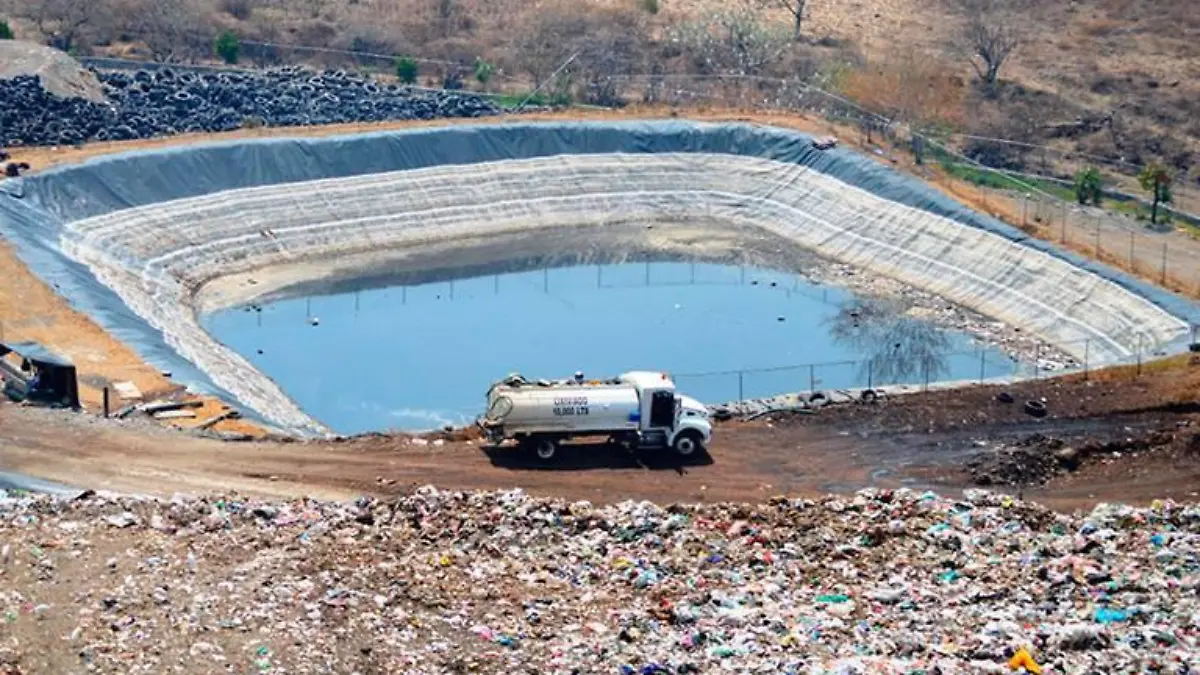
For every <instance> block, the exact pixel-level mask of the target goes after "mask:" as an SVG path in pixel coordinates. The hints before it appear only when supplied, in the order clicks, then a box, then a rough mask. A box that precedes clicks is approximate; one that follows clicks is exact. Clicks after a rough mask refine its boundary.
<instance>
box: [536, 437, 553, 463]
mask: <svg viewBox="0 0 1200 675" xmlns="http://www.w3.org/2000/svg"><path fill="white" fill-rule="evenodd" d="M531 445H532V446H533V453H534V454H535V455H537V458H538V459H540V460H542V461H543V462H548V461H550V460H552V459H554V455H556V454H557V453H558V441H556V440H554V439H553V438H536V439H534V440H533V443H532V444H531Z"/></svg>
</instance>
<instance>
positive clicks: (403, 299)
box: [400, 286, 408, 305]
mask: <svg viewBox="0 0 1200 675" xmlns="http://www.w3.org/2000/svg"><path fill="white" fill-rule="evenodd" d="M400 304H402V305H407V304H408V286H401V287H400Z"/></svg>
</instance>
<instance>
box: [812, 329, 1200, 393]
mask: <svg viewBox="0 0 1200 675" xmlns="http://www.w3.org/2000/svg"><path fill="white" fill-rule="evenodd" d="M1193 342H1194V340H1193ZM816 392H817V367H816V365H814V364H811V363H810V364H808V393H809V394H815V393H816Z"/></svg>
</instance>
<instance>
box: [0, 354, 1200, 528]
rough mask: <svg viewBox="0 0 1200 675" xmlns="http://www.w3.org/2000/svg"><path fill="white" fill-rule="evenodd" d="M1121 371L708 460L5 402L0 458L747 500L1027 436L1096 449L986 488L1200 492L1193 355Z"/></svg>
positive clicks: (900, 478) (934, 395)
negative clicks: (245, 427) (532, 453)
mask: <svg viewBox="0 0 1200 675" xmlns="http://www.w3.org/2000/svg"><path fill="white" fill-rule="evenodd" d="M1131 375H1132V374H1128V375H1120V376H1112V375H1108V376H1107V379H1101V380H1097V379H1095V377H1094V378H1093V379H1092V380H1091V381H1082V380H1079V379H1068V380H1054V381H1040V382H1029V383H1025V384H1022V385H1019V386H1017V387H1013V388H1009V389H1006V390H1004V391H1005V392H1007V393H1008V394H1010V395H1011V396H1012V398H1013V401H1012V402H1011V403H1005V402H1002V401H1001V400H998V399H997V394H998V393H999V392H1000V391H1001V390H999V389H997V388H994V387H984V388H974V389H970V390H959V391H942V392H929V393H926V394H913V395H909V396H905V397H900V398H895V399H892V400H890V401H882V402H879V403H876V404H871V405H868V404H856V405H849V406H845V407H831V408H826V409H823V410H820V411H819V412H817V413H814V414H809V415H792V416H789V417H786V418H784V417H781V418H779V419H774V420H765V419H760V420H756V421H754V422H728V423H725V424H722V425H720V427H719V428H718V430H717V434H716V440H715V442H714V444H713V447H712V448H711V453H710V454H709V456H708V457H705V458H703V459H701V460H696V461H692V462H690V463H689V464H688V465H681V464H679V462H678V461H677V460H675V459H674V458H673V457H670V456H667V455H662V454H657V455H656V454H654V453H641V454H638V455H632V454H630V453H628V452H626V451H624V450H621V449H619V448H615V447H610V446H603V445H599V446H597V445H590V446H579V447H567V448H564V449H563V455H562V457H561V458H560V460H559V462H558V463H557V464H556V465H555V466H554V467H553V468H548V467H544V466H541V465H539V464H537V463H536V462H535V461H533V460H531V459H529V458H528V457H526V456H524V455H522V454H520V453H517V452H516V451H515V450H511V449H507V448H500V449H492V448H488V447H483V446H481V445H480V444H479V443H477V442H474V441H464V440H454V437H451V440H448V441H447V440H445V439H440V438H437V437H431V438H426V439H420V440H418V441H416V442H414V441H413V440H412V439H410V438H408V437H403V436H365V437H358V438H353V439H349V440H345V441H341V442H325V441H322V442H309V443H302V442H287V441H274V440H272V441H256V442H221V441H216V440H210V439H206V438H199V437H196V436H192V435H185V434H182V433H179V432H173V431H168V430H166V429H162V428H159V427H157V426H155V425H154V424H152V423H149V422H138V421H124V422H116V421H111V420H104V419H99V418H96V417H92V416H89V415H79V414H72V413H65V412H58V411H50V410H42V409H35V408H24V407H19V406H16V405H13V404H7V403H6V404H2V405H0V470H2V471H10V472H16V473H22V474H28V475H31V476H36V477H39V478H44V479H47V480H53V481H58V482H63V483H67V484H71V485H76V486H82V487H89V488H97V489H112V490H119V491H129V492H139V493H151V494H161V495H170V494H172V493H173V492H186V493H203V492H208V491H215V490H223V489H232V490H237V491H240V492H243V493H246V494H251V495H262V496H280V497H289V496H301V495H309V496H314V497H327V498H351V497H355V496H358V495H361V494H364V493H370V494H376V495H389V494H396V493H398V492H401V491H403V490H406V489H408V488H409V487H411V486H414V485H420V484H426V483H432V484H435V485H438V486H440V487H446V488H455V489H472V488H482V489H498V488H511V487H521V488H525V489H526V490H528V491H530V492H532V493H535V494H540V495H549V496H560V497H566V498H572V499H589V500H592V501H595V502H607V501H613V500H618V499H625V498H633V499H648V500H653V501H656V502H660V503H667V502H674V501H716V500H721V501H724V500H734V501H757V500H760V499H764V498H767V497H770V496H772V495H777V494H791V495H815V494H821V493H826V492H831V491H833V492H839V491H852V490H855V489H858V488H861V487H865V486H872V485H874V486H880V487H896V486H901V485H904V486H909V487H914V488H931V489H934V490H937V491H941V492H948V493H954V492H957V491H958V490H959V489H961V488H963V487H968V486H971V485H973V484H974V483H975V481H976V479H977V477H973V476H972V475H971V473H969V472H968V471H967V470H966V465H967V464H968V463H969V462H971V461H972V460H977V459H979V458H980V457H983V458H985V459H986V458H989V457H992V456H996V453H998V452H1000V449H1001V448H1004V447H1008V446H1011V445H1013V444H1018V443H1021V442H1023V440H1025V439H1028V438H1030V437H1031V436H1033V435H1035V434H1037V435H1040V436H1050V437H1053V438H1055V439H1058V443H1059V444H1066V445H1070V446H1074V447H1085V448H1086V447H1090V448H1095V449H1096V450H1095V452H1094V453H1093V455H1091V456H1090V458H1089V459H1088V460H1087V461H1082V462H1081V463H1080V466H1078V467H1077V468H1076V469H1075V470H1073V471H1065V470H1064V471H1061V472H1058V473H1056V474H1054V475H1052V476H1050V479H1049V482H1047V483H1045V485H1041V486H1039V485H1037V483H1038V482H1039V481H1038V478H1039V477H1038V476H1034V475H1032V473H1031V475H1030V479H1029V481H1027V482H1026V481H1024V480H1023V479H1022V480H1020V481H1017V482H1016V483H1013V482H1009V483H1007V484H1003V485H999V486H995V485H993V486H992V487H993V489H996V488H997V487H998V488H999V489H1005V490H1009V491H1016V490H1017V489H1021V490H1023V491H1024V494H1025V496H1026V497H1033V498H1036V499H1038V500H1040V501H1044V502H1047V503H1049V504H1051V505H1053V506H1055V507H1059V508H1064V509H1070V508H1075V507H1086V506H1088V505H1090V504H1092V503H1095V502H1097V501H1111V500H1125V501H1133V502H1147V501H1149V500H1151V499H1154V498H1166V497H1171V498H1175V499H1189V498H1193V499H1194V498H1195V496H1196V490H1197V489H1198V488H1200V447H1198V445H1197V443H1198V441H1197V439H1198V438H1200V402H1198V399H1200V360H1197V359H1192V361H1191V364H1190V365H1189V364H1188V363H1187V362H1186V361H1184V360H1176V363H1175V365H1173V366H1172V367H1171V368H1169V369H1162V370H1161V372H1147V373H1144V374H1143V375H1142V377H1141V378H1140V379H1136V380H1133V379H1128V378H1129V377H1131ZM1001 398H1005V397H1001ZM1030 399H1038V400H1042V399H1044V400H1045V401H1046V405H1047V408H1048V410H1049V413H1048V414H1047V415H1046V416H1045V417H1042V418H1036V417H1032V416H1030V415H1028V414H1027V413H1025V411H1024V407H1023V402H1024V401H1026V400H1030ZM1146 438H1154V439H1156V440H1154V441H1153V442H1146V441H1145V440H1144V439H1146ZM1018 475H1019V474H1018ZM1042 478H1044V476H1043V477H1042ZM1021 483H1023V484H1021Z"/></svg>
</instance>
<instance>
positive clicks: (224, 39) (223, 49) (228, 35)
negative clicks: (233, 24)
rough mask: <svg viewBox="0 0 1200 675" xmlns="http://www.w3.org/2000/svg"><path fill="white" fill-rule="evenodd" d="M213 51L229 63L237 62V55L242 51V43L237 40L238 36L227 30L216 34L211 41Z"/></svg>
mask: <svg viewBox="0 0 1200 675" xmlns="http://www.w3.org/2000/svg"><path fill="white" fill-rule="evenodd" d="M213 51H215V52H216V53H217V56H220V57H221V60H222V61H224V62H225V63H228V64H230V65H232V64H234V63H237V62H238V55H240V54H241V51H242V43H241V41H240V40H238V36H237V35H236V34H234V32H233V31H231V30H227V31H225V32H223V33H221V34H220V35H218V36H217V39H216V40H214V41H213Z"/></svg>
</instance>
